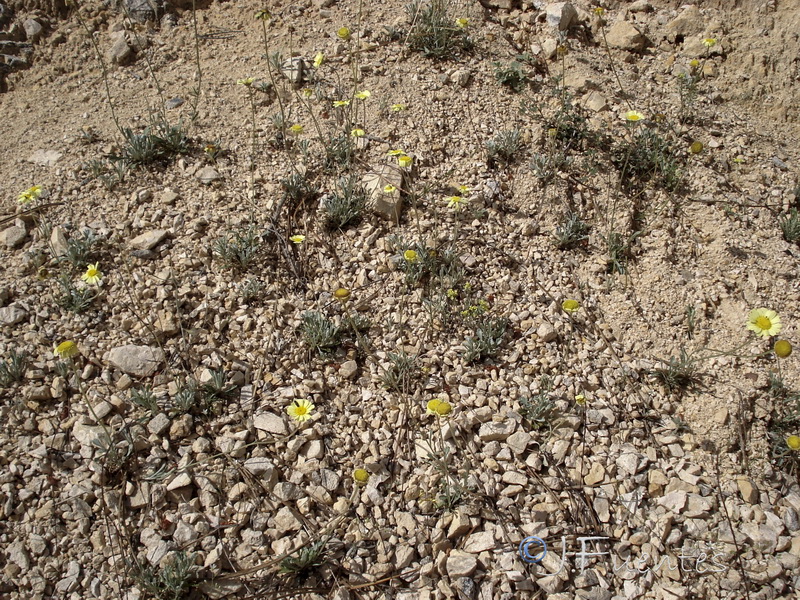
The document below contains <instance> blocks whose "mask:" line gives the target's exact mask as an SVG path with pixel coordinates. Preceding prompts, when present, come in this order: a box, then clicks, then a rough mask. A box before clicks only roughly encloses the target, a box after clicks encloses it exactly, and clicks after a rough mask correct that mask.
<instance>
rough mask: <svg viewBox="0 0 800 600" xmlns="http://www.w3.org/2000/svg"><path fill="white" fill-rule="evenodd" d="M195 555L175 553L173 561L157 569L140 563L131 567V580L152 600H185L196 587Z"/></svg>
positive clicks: (181, 552) (180, 551) (181, 551)
mask: <svg viewBox="0 0 800 600" xmlns="http://www.w3.org/2000/svg"><path fill="white" fill-rule="evenodd" d="M197 569H198V568H197V566H196V565H195V555H194V553H191V554H190V553H188V552H185V551H183V550H179V551H177V552H175V554H174V555H173V560H172V561H171V562H169V563H168V564H166V565H165V566H163V567H161V568H158V569H156V568H155V567H151V566H150V565H141V564H139V563H136V564H133V565H131V578H132V579H133V580H134V582H136V584H137V585H138V586H139V587H140V588H141V589H142V591H144V592H145V594H147V595H148V596H149V597H150V598H154V599H155V600H184V599H185V598H188V596H189V593H190V592H191V591H192V588H193V587H195V585H196V582H195V581H194V576H195V573H196V572H197Z"/></svg>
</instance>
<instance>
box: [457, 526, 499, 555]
mask: <svg viewBox="0 0 800 600" xmlns="http://www.w3.org/2000/svg"><path fill="white" fill-rule="evenodd" d="M495 545H496V542H495V539H494V534H493V533H492V532H491V531H480V532H478V533H473V534H472V535H471V536H469V537H468V538H467V541H466V542H465V543H464V552H469V553H470V554H479V553H481V552H483V551H485V550H493V549H494V547H495Z"/></svg>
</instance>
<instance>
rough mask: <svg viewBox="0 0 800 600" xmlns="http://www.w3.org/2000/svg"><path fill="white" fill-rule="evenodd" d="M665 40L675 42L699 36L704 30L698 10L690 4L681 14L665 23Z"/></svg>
mask: <svg viewBox="0 0 800 600" xmlns="http://www.w3.org/2000/svg"><path fill="white" fill-rule="evenodd" d="M664 29H665V31H666V34H667V39H668V40H669V41H670V42H676V41H678V40H679V39H686V38H687V37H689V36H693V35H699V34H701V33H702V32H703V30H704V29H705V23H704V22H703V16H702V15H701V14H700V9H699V8H697V6H695V5H694V4H690V5H689V6H687V7H686V8H684V9H683V12H681V14H679V15H678V16H677V17H675V18H674V19H672V21H670V22H669V23H667V25H666V27H665V28H664Z"/></svg>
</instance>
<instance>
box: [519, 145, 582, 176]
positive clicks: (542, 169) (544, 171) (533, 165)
mask: <svg viewBox="0 0 800 600" xmlns="http://www.w3.org/2000/svg"><path fill="white" fill-rule="evenodd" d="M571 162H572V159H571V158H570V157H569V156H567V154H565V153H564V152H562V151H561V150H559V149H557V148H555V147H553V148H551V149H550V151H548V152H537V153H535V154H534V155H533V156H531V162H530V163H529V166H530V169H531V173H533V176H534V177H536V178H537V179H541V180H542V183H543V184H544V185H547V184H548V183H549V182H551V181H552V180H553V179H554V178H555V177H556V175H558V174H559V173H560V172H561V171H562V170H564V168H565V167H567V166H569V164H570V163H571Z"/></svg>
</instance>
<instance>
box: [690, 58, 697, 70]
mask: <svg viewBox="0 0 800 600" xmlns="http://www.w3.org/2000/svg"><path fill="white" fill-rule="evenodd" d="M689 66H690V67H692V68H693V69H696V68H697V67H699V66H700V61H699V60H697V59H696V58H693V59H692V60H690V61H689Z"/></svg>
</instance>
